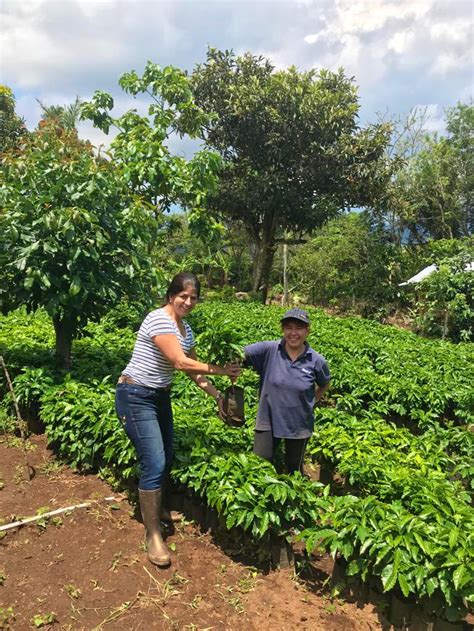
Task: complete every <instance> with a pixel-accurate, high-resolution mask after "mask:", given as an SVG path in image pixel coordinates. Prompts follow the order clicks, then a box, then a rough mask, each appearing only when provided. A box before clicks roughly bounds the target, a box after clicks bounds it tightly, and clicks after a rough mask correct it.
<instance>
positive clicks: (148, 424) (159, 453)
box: [115, 383, 173, 491]
mask: <svg viewBox="0 0 474 631" xmlns="http://www.w3.org/2000/svg"><path fill="white" fill-rule="evenodd" d="M115 409H116V411H117V414H118V417H119V419H120V421H121V423H122V424H123V426H124V428H125V431H126V433H127V436H128V437H129V438H130V440H131V441H132V443H133V445H134V447H135V450H136V452H137V456H138V460H139V462H140V481H139V483H138V488H139V489H141V490H142V491H152V490H155V489H159V488H161V487H162V486H163V483H164V480H165V477H166V475H167V474H168V472H169V470H170V467H171V460H172V458H173V411H172V409H171V399H170V392H169V390H154V389H152V388H145V387H144V386H137V385H131V384H128V383H119V384H118V385H117V391H116V394H115Z"/></svg>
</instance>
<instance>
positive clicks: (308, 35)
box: [0, 0, 474, 133]
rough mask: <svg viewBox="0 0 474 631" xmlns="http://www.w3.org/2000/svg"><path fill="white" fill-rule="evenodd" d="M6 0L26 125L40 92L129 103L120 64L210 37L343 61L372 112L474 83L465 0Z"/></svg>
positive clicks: (199, 45) (11, 75) (172, 54)
mask: <svg viewBox="0 0 474 631" xmlns="http://www.w3.org/2000/svg"><path fill="white" fill-rule="evenodd" d="M0 2H1V4H0V19H1V20H2V25H3V29H2V32H1V33H0V47H1V50H0V52H1V65H2V75H3V76H2V81H3V82H4V83H7V84H8V85H11V87H12V88H13V89H14V91H15V92H16V93H17V96H18V108H19V110H21V113H23V114H24V115H25V116H26V117H27V120H28V123H29V124H30V126H31V125H34V124H36V122H37V118H38V110H37V107H36V105H35V101H34V97H35V96H38V97H39V98H41V99H42V100H44V101H45V102H48V103H53V102H55V101H51V100H50V98H49V97H50V96H51V97H55V98H56V99H59V97H61V100H59V101H58V100H56V103H58V102H59V103H67V102H71V101H73V100H74V98H75V96H76V94H78V95H79V96H81V97H82V98H84V99H87V98H88V97H90V95H91V94H92V93H93V92H94V90H96V89H103V90H107V91H110V92H112V94H113V96H114V97H115V98H117V99H118V101H119V102H120V105H121V106H123V107H125V108H126V107H128V106H129V105H128V104H129V103H130V102H131V101H130V99H128V98H127V97H126V96H125V95H123V93H122V92H121V90H120V89H119V88H118V86H117V80H118V77H119V76H120V75H121V74H122V73H123V72H126V71H128V70H131V69H132V68H135V69H136V70H137V71H138V72H140V71H141V70H142V69H143V67H144V65H145V63H146V61H147V60H148V59H151V60H152V61H155V62H157V63H160V64H161V65H166V64H168V63H171V64H174V65H177V66H180V67H183V68H187V69H188V70H192V68H193V67H194V65H195V64H196V63H199V62H202V61H203V60H204V59H205V54H206V48H207V46H208V45H212V46H215V47H217V48H220V49H230V48H232V49H234V50H235V51H236V52H237V53H241V52H244V51H246V50H250V51H251V52H253V53H255V54H263V55H265V56H267V57H269V58H270V59H271V61H272V62H273V63H274V65H275V66H276V67H277V68H285V67H288V66H289V65H293V64H294V65H296V66H298V67H299V68H301V69H309V68H329V69H331V70H336V69H338V68H339V67H340V66H343V67H344V68H345V72H346V74H347V75H348V76H354V77H355V81H356V83H357V85H358V86H359V94H360V97H361V102H362V105H363V108H364V109H365V112H366V115H367V116H368V117H369V118H371V119H372V120H373V118H374V115H375V112H376V111H383V110H385V109H386V108H387V107H389V108H390V110H391V111H392V112H394V113H397V112H402V111H408V110H409V109H410V108H411V107H413V104H414V103H438V104H439V105H440V107H442V108H444V107H446V106H447V105H452V104H454V103H455V102H456V101H457V100H458V99H463V98H464V99H466V98H469V95H470V94H471V91H472V87H471V74H472V55H473V52H474V51H473V44H472V41H473V37H472V6H471V2H470V0H455V1H452V2H450V3H449V4H448V2H447V0H331V1H330V2H327V1H325V2H322V1H320V0H318V1H317V2H310V0H304V1H299V2H291V1H289V0H288V1H286V2H281V1H278V0H266V1H258V2H255V3H252V4H250V2H240V1H238V0H233V1H230V0H228V1H226V2H215V1H206V0H196V1H191V0H187V1H182V0H175V1H167V0H133V1H132V0H37V1H33V0H21V1H20V0H3V1H2V0H0ZM440 78H441V79H442V84H441V83H440ZM466 95H467V96H466ZM35 108H36V109H35ZM84 133H86V132H84ZM87 133H88V132H87Z"/></svg>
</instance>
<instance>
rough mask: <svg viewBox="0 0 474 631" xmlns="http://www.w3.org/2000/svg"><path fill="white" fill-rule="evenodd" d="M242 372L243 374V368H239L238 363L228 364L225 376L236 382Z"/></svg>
mask: <svg viewBox="0 0 474 631" xmlns="http://www.w3.org/2000/svg"><path fill="white" fill-rule="evenodd" d="M241 372H242V368H241V367H240V366H239V364H238V363H237V362H228V363H227V364H226V365H225V366H224V375H227V376H228V377H230V378H231V379H232V382H234V381H235V380H236V379H237V377H239V375H240V373H241Z"/></svg>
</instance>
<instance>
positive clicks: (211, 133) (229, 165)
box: [192, 49, 390, 300]
mask: <svg viewBox="0 0 474 631" xmlns="http://www.w3.org/2000/svg"><path fill="white" fill-rule="evenodd" d="M192 84H193V89H194V94H195V98H196V102H197V103H198V104H199V105H200V106H201V107H202V108H203V109H205V110H207V111H209V112H214V113H215V114H216V116H214V117H212V118H211V120H210V122H209V123H208V124H207V125H206V127H205V133H204V135H203V137H204V138H205V140H206V143H207V145H208V146H209V147H211V148H213V149H216V150H217V151H218V152H219V153H220V155H221V156H222V158H223V160H224V162H223V167H222V169H221V171H220V178H219V186H218V190H217V192H216V194H215V195H213V196H212V197H210V199H209V208H210V209H211V210H212V211H214V212H216V213H222V215H224V216H226V217H227V218H230V219H232V220H237V221H239V222H242V223H243V225H244V226H245V228H246V230H247V232H248V234H249V237H250V239H251V243H252V246H253V248H254V251H255V260H254V265H255V266H254V275H253V289H254V291H257V290H259V289H262V290H263V299H264V300H265V298H266V293H267V289H268V280H269V274H270V270H271V265H272V261H273V256H274V253H275V249H276V245H277V243H278V240H279V239H281V238H283V236H284V233H286V235H288V234H290V235H291V236H292V237H298V236H299V235H301V234H303V233H306V232H310V231H311V230H313V229H314V228H316V227H318V226H321V225H322V224H324V223H325V222H326V221H327V220H328V219H330V218H331V217H335V216H336V215H338V214H339V213H340V212H341V211H343V210H344V209H347V208H350V207H351V206H364V205H366V204H369V203H370V202H371V201H372V200H373V198H374V196H376V195H377V194H378V192H379V191H380V189H381V187H382V186H383V185H384V183H385V181H386V179H387V177H388V169H387V168H386V165H385V164H383V162H382V161H383V156H384V148H385V146H386V144H387V141H388V138H389V132H390V128H389V125H386V124H381V125H377V126H371V127H368V128H366V129H360V128H359V127H358V122H357V119H358V111H359V103H358V98H357V90H356V87H355V85H354V83H353V81H352V80H351V79H349V78H347V77H346V76H345V75H344V73H343V71H342V70H341V71H339V72H337V73H332V72H328V71H325V70H321V71H320V72H316V71H314V70H311V71H309V72H299V71H298V70H297V69H296V68H295V67H291V68H288V69H287V70H280V71H276V70H275V68H274V67H273V66H272V64H271V63H270V62H269V61H268V60H267V59H264V58H263V57H255V56H253V55H251V54H249V53H247V54H245V55H243V56H240V57H236V56H235V55H234V54H233V53H232V52H229V51H225V52H222V51H218V50H215V49H210V50H209V51H208V55H207V61H206V63H204V64H202V65H199V66H198V67H197V68H196V69H195V71H194V73H193V75H192Z"/></svg>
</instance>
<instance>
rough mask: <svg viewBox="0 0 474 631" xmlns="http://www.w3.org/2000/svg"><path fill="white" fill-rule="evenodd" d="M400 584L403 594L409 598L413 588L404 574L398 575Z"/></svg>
mask: <svg viewBox="0 0 474 631" xmlns="http://www.w3.org/2000/svg"><path fill="white" fill-rule="evenodd" d="M398 584H399V585H400V589H401V590H402V594H403V595H404V596H405V598H407V597H408V595H409V594H410V591H411V589H410V586H409V584H408V581H407V579H406V578H405V576H404V575H403V574H399V575H398Z"/></svg>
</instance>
